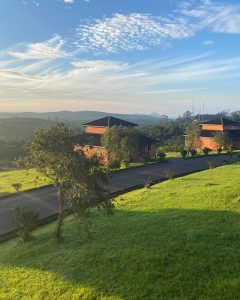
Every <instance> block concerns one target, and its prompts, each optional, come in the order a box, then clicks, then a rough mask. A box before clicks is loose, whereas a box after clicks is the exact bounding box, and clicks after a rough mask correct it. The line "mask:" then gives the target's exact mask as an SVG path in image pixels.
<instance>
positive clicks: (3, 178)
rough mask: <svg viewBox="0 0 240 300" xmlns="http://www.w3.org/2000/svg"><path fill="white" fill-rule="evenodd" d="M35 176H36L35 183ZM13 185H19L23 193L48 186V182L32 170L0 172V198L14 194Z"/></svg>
mask: <svg viewBox="0 0 240 300" xmlns="http://www.w3.org/2000/svg"><path fill="white" fill-rule="evenodd" d="M36 176H38V179H37V181H36ZM13 183H21V184H22V188H21V191H25V190H29V189H32V188H36V187H40V186H43V185H46V184H49V183H50V182H49V180H48V179H46V178H44V177H43V176H41V175H40V174H39V173H37V171H36V170H34V169H31V170H29V171H28V172H27V171H26V170H15V171H7V172H0V197H1V196H5V195H8V194H11V193H14V192H15V190H14V188H13V187H12V184H13Z"/></svg>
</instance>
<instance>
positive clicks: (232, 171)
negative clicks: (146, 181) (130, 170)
mask: <svg viewBox="0 0 240 300" xmlns="http://www.w3.org/2000/svg"><path fill="white" fill-rule="evenodd" d="M239 172H240V165H239V164H236V165H229V166H224V167H219V168H217V169H213V170H207V171H203V172H201V173H196V174H192V175H189V176H186V177H182V178H177V179H174V180H169V181H166V182H163V183H161V184H157V185H155V186H153V187H151V188H150V189H141V190H137V191H134V192H130V193H127V194H125V195H122V196H120V197H118V198H117V208H116V210H115V214H114V216H113V217H111V218H107V217H105V216H103V215H102V214H101V213H99V212H94V214H93V215H92V222H93V227H92V228H91V233H90V236H86V235H85V234H83V233H82V232H81V231H80V229H79V228H78V226H77V225H76V223H75V221H74V219H73V217H72V216H70V217H68V218H67V219H66V221H65V228H64V229H65V234H64V241H63V242H62V243H61V244H58V243H56V242H55V241H54V240H53V238H52V232H53V229H54V226H55V225H54V223H52V224H50V225H48V226H45V227H43V228H41V229H39V230H37V231H36V232H35V233H34V240H33V241H32V242H30V243H27V244H20V243H19V242H18V240H14V241H10V242H8V243H5V244H3V245H1V246H0V299H4V300H5V299H16V300H17V299H239V294H240V275H239V270H240V259H239V248H240V215H239V213H240V177H239Z"/></svg>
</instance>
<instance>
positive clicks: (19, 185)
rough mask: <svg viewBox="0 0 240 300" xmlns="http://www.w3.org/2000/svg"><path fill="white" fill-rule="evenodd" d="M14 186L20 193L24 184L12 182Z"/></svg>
mask: <svg viewBox="0 0 240 300" xmlns="http://www.w3.org/2000/svg"><path fill="white" fill-rule="evenodd" d="M12 187H13V188H14V189H15V191H16V192H17V193H18V192H19V191H20V190H21V188H22V184H21V183H20V182H15V183H13V184H12Z"/></svg>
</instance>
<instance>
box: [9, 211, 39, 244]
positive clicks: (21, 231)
mask: <svg viewBox="0 0 240 300" xmlns="http://www.w3.org/2000/svg"><path fill="white" fill-rule="evenodd" d="M38 219H39V213H38V212H33V211H30V210H25V209H23V208H20V207H17V208H16V209H15V212H14V217H13V220H12V221H13V223H14V224H15V225H16V227H17V231H18V235H19V236H20V238H21V239H22V241H23V242H28V241H29V240H31V238H32V231H33V230H34V229H35V228H36V227H37V225H38Z"/></svg>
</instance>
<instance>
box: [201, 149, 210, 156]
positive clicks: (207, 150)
mask: <svg viewBox="0 0 240 300" xmlns="http://www.w3.org/2000/svg"><path fill="white" fill-rule="evenodd" d="M209 151H210V150H209V149H208V148H207V147H205V148H203V149H202V152H203V154H204V155H205V156H207V155H208V154H209Z"/></svg>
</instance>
